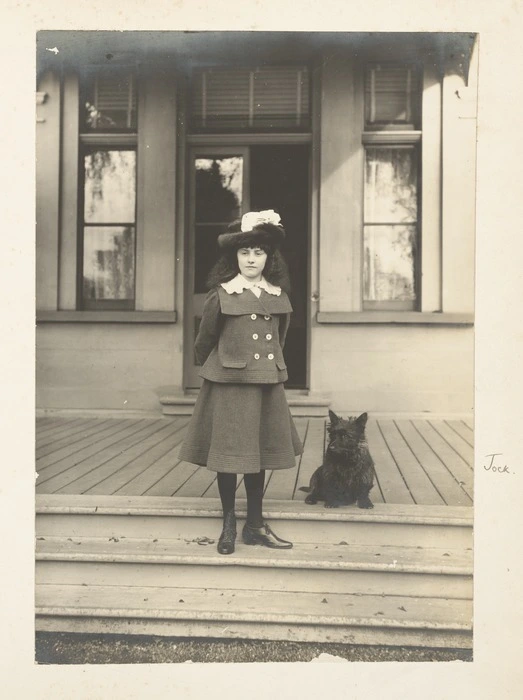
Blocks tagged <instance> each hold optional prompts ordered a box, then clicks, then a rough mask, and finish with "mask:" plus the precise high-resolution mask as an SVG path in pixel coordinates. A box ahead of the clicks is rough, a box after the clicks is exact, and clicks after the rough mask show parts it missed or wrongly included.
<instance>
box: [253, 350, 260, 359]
mask: <svg viewBox="0 0 523 700" xmlns="http://www.w3.org/2000/svg"><path fill="white" fill-rule="evenodd" d="M254 359H255V360H259V359H260V356H259V354H258V353H257V352H256V353H254Z"/></svg>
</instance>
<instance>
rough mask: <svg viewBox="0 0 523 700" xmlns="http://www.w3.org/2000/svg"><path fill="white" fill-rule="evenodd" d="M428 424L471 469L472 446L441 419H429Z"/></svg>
mask: <svg viewBox="0 0 523 700" xmlns="http://www.w3.org/2000/svg"><path fill="white" fill-rule="evenodd" d="M429 424H430V425H431V426H432V427H433V428H434V430H435V431H436V432H437V433H438V434H439V435H440V436H441V437H442V438H443V440H445V442H446V443H447V444H448V445H449V447H450V448H451V449H453V450H454V452H455V453H456V454H457V455H459V456H460V457H461V459H462V460H463V461H464V462H465V464H467V465H468V466H469V467H470V468H471V469H472V465H473V463H474V448H473V447H472V446H471V445H469V444H468V442H466V441H465V440H463V438H462V437H461V436H460V435H458V434H457V433H456V432H455V431H454V430H452V428H450V427H449V426H448V425H447V424H446V422H445V421H443V420H430V421H429Z"/></svg>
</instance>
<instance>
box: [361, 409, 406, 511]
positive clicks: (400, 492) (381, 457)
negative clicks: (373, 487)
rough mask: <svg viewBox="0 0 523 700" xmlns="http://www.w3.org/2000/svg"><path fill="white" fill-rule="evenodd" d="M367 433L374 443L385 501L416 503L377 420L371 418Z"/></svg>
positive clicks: (377, 474)
mask: <svg viewBox="0 0 523 700" xmlns="http://www.w3.org/2000/svg"><path fill="white" fill-rule="evenodd" d="M366 433H367V439H368V442H369V444H372V449H371V455H372V458H373V460H374V467H375V470H376V478H377V480H378V482H379V487H380V489H381V492H382V494H383V498H384V500H385V503H414V499H413V498H412V495H411V493H410V491H409V490H408V488H407V486H406V484H405V481H404V479H403V477H402V475H401V472H400V471H399V469H398V466H397V464H396V462H395V461H394V458H393V456H392V454H391V452H390V450H389V448H388V445H387V443H386V442H385V439H384V438H383V435H382V433H381V430H380V427H379V425H378V422H377V421H376V420H374V419H369V421H368V422H367V429H366Z"/></svg>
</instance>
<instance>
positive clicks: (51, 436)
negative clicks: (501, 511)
mask: <svg viewBox="0 0 523 700" xmlns="http://www.w3.org/2000/svg"><path fill="white" fill-rule="evenodd" d="M189 420H190V417H189V416H178V417H173V418H165V417H158V418H113V417H102V416H98V417H92V416H84V417H67V418H64V417H61V416H60V417H58V416H52V417H51V416H45V417H42V418H38V419H37V421H36V449H37V452H36V454H37V456H38V459H37V460H36V470H37V472H38V479H37V492H38V493H57V494H71V495H73V494H89V495H93V496H94V495H112V494H115V495H117V496H168V497H171V496H173V495H176V496H183V497H192V498H202V497H204V498H218V497H219V491H218V485H217V480H216V473H215V472H211V471H210V470H208V469H206V468H205V467H197V466H195V465H192V464H188V463H186V462H180V461H179V459H178V455H179V450H180V447H181V444H182V441H183V438H184V436H185V434H186V431H187V425H188V422H189ZM326 423H327V420H326V419H324V418H306V417H296V418H295V424H296V428H297V430H298V434H299V436H300V439H301V440H302V442H303V443H304V450H303V454H302V455H300V456H299V457H297V459H296V468H295V469H284V470H274V471H273V472H271V471H268V472H267V475H266V487H265V498H266V499H270V500H275V501H277V500H296V501H303V500H304V499H305V496H306V494H305V493H304V492H302V491H299V490H298V487H299V486H308V484H309V481H310V477H311V475H312V474H313V472H314V470H315V469H316V468H317V467H318V466H320V464H321V463H322V461H323V455H324V449H325V441H326V440H327V435H326ZM471 425H472V423H471V422H470V421H467V420H466V419H463V418H462V417H459V418H458V417H453V416H451V415H450V416H449V417H448V418H438V419H432V418H427V419H412V420H411V419H406V418H401V417H399V416H398V417H396V418H395V419H394V418H393V417H391V418H378V419H373V418H372V417H371V418H369V421H368V424H367V438H368V443H369V448H370V451H371V455H372V457H373V460H374V462H375V465H376V483H375V488H374V489H373V490H372V492H371V500H372V501H374V502H375V503H390V504H395V505H399V504H417V505H420V506H421V505H429V506H438V505H439V506H442V505H444V506H445V505H446V506H454V505H456V506H462V505H469V506H470V505H472V486H473V456H474V448H473V444H474V433H473V431H472V428H471ZM244 492H245V489H244V486H243V477H242V475H239V476H238V483H237V494H238V497H240V498H244V497H245V493H244Z"/></svg>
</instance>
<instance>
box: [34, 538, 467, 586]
mask: <svg viewBox="0 0 523 700" xmlns="http://www.w3.org/2000/svg"><path fill="white" fill-rule="evenodd" d="M206 542H207V541H204V542H202V541H198V540H197V539H193V540H177V539H176V540H175V539H170V540H158V539H154V540H152V539H147V540H145V539H128V538H123V539H118V538H105V537H104V538H101V537H98V538H85V537H74V538H73V537H68V538H64V537H49V538H43V539H41V538H39V539H38V540H37V553H36V559H37V563H38V567H37V581H38V582H41V583H77V584H80V583H95V582H96V583H99V584H110V585H125V583H127V582H128V581H129V580H133V581H135V582H136V583H137V584H140V585H147V586H151V585H166V586H167V585H173V581H176V584H177V585H193V586H195V585H199V586H212V587H215V588H222V589H225V588H231V589H233V588H234V589H242V588H250V587H252V576H253V569H255V570H256V573H255V577H256V586H257V588H259V589H261V590H295V591H300V590H302V589H303V588H304V587H305V589H306V590H314V591H333V592H337V593H342V592H346V591H348V590H350V591H352V592H360V593H376V594H387V595H406V594H409V593H410V592H411V591H415V592H416V594H417V595H418V596H420V597H440V596H445V597H448V598H470V597H472V578H471V575H472V556H471V555H472V553H471V552H466V551H465V552H464V551H454V550H451V549H450V548H447V549H428V548H424V547H378V546H375V547H369V546H364V545H359V546H358V545H353V546H350V545H319V544H302V545H295V547H294V548H293V549H291V550H272V549H267V548H265V547H261V546H260V547H257V546H248V545H244V544H243V543H242V541H241V536H240V537H239V538H238V540H237V548H236V552H235V553H234V554H232V555H229V556H223V555H220V554H218V552H217V550H216V540H214V541H212V542H210V543H209V544H207V543H206ZM413 577H414V578H415V581H414V580H413Z"/></svg>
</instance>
